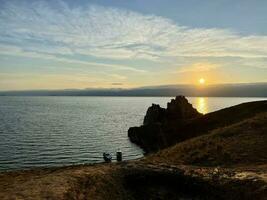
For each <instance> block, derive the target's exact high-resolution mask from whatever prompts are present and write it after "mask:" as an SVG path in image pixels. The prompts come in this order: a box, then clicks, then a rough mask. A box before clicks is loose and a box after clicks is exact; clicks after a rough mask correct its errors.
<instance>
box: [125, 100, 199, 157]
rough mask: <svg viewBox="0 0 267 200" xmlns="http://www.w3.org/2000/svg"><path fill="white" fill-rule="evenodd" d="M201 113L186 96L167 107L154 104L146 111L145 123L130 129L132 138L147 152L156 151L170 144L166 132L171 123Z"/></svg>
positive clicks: (179, 121) (197, 115) (129, 133)
mask: <svg viewBox="0 0 267 200" xmlns="http://www.w3.org/2000/svg"><path fill="white" fill-rule="evenodd" d="M199 116H201V114H200V113H199V112H198V111H197V110H196V109H194V108H193V106H192V105H191V104H190V103H189V102H188V100H187V99H186V98H185V97H184V96H177V97H176V98H175V99H172V100H171V102H170V103H168V105H167V109H165V108H161V107H160V106H159V105H157V104H152V106H150V107H149V108H148V110H147V112H146V115H145V118H144V124H143V126H141V127H132V128H130V129H129V130H128V136H129V138H130V140H131V141H132V142H134V143H136V144H138V145H140V146H141V147H143V149H144V150H145V151H146V152H149V151H156V150H159V149H161V148H163V147H167V146H168V145H169V141H168V138H166V137H165V132H167V131H169V130H168V129H169V127H170V126H169V125H168V124H169V123H178V124H179V123H181V122H184V121H185V120H188V119H192V118H195V117H199Z"/></svg>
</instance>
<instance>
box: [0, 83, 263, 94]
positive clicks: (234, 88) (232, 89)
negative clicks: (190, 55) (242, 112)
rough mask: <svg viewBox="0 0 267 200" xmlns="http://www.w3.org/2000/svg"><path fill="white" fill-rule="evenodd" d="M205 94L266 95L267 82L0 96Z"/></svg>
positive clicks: (30, 91)
mask: <svg viewBox="0 0 267 200" xmlns="http://www.w3.org/2000/svg"><path fill="white" fill-rule="evenodd" d="M176 95H184V96H207V97H267V83H240V84H216V85H204V86H198V85H161V86H147V87H139V88H131V89H122V88H116V89H114V88H110V89H90V88H88V89H81V90H79V89H66V90H28V91H2V92H0V96H176Z"/></svg>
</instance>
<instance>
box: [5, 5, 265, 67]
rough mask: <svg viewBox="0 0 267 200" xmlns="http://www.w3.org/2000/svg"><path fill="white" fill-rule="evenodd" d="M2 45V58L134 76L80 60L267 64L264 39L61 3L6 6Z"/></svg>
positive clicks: (132, 14)
mask: <svg viewBox="0 0 267 200" xmlns="http://www.w3.org/2000/svg"><path fill="white" fill-rule="evenodd" d="M0 43H1V44H2V46H1V47H0V54H4V55H17V56H26V57H38V58H42V59H51V60H56V61H61V62H68V63H73V64H82V65H96V66H100V67H110V68H114V69H116V70H130V71H134V72H145V70H144V69H140V67H141V66H140V67H138V68H134V67H131V66H128V65H116V64H105V63H99V62H92V61H84V60H81V59H79V56H89V57H90V56H93V57H100V58H104V59H114V60H125V59H126V60H135V59H136V60H138V59H142V60H148V61H157V62H161V61H164V60H167V59H170V58H173V57H205V58H206V57H215V58H218V57H219V58H220V57H238V58H245V59H248V58H251V59H260V58H267V36H258V35H248V36H244V35H241V34H238V33H236V32H233V31H230V30H226V29H216V28H214V29H204V28H191V27H186V26H181V25H179V24H177V23H175V22H173V21H172V20H170V19H167V18H164V17H160V16H155V15H144V14H140V13H137V12H132V11H129V10H123V9H116V8H109V7H101V6H95V5H89V4H88V5H87V6H86V5H85V6H83V7H75V8H71V7H69V6H68V4H66V3H65V2H64V1H53V4H49V3H48V2H47V1H34V3H32V2H29V1H7V2H5V3H4V5H3V6H2V7H1V10H0ZM5 45H6V47H7V46H8V48H5ZM70 56H71V57H75V56H76V57H77V58H76V59H73V58H69V57H70ZM144 67H145V66H144ZM181 70H183V69H181Z"/></svg>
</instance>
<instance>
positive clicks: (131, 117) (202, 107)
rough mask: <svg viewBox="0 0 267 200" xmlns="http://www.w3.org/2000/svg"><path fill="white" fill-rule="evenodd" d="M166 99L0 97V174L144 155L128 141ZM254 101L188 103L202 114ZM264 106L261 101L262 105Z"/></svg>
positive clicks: (213, 100) (206, 100) (200, 100)
mask: <svg viewBox="0 0 267 200" xmlns="http://www.w3.org/2000/svg"><path fill="white" fill-rule="evenodd" d="M170 99H171V98H170V97H0V170H12V169H21V168H29V167H36V166H61V165H70V164H78V163H93V162H102V153H103V152H104V151H107V152H112V153H115V152H116V150H117V149H118V148H120V149H121V150H122V152H123V157H124V159H135V158H139V157H141V156H142V155H143V152H142V150H141V149H140V148H138V147H137V146H135V145H134V144H132V143H131V142H130V141H129V140H128V137H127V130H128V128H129V127H131V126H138V125H140V124H141V123H142V121H143V118H144V115H145V112H146V110H147V108H148V106H150V105H151V104H152V103H158V104H160V105H161V106H163V107H166V103H167V102H168V101H170ZM255 100H261V99H259V98H189V101H190V102H191V103H192V104H193V105H194V106H195V107H196V108H197V109H198V110H199V111H200V112H202V113H207V112H211V111H215V110H218V109H221V108H224V107H228V106H231V105H235V104H239V103H241V102H247V101H255ZM265 100H266V99H265Z"/></svg>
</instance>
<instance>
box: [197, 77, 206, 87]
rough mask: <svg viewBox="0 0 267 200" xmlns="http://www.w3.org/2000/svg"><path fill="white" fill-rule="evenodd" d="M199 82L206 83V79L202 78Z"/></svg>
mask: <svg viewBox="0 0 267 200" xmlns="http://www.w3.org/2000/svg"><path fill="white" fill-rule="evenodd" d="M198 82H199V84H201V85H203V84H205V82H206V81H205V79H204V78H201V79H199V80H198Z"/></svg>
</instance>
